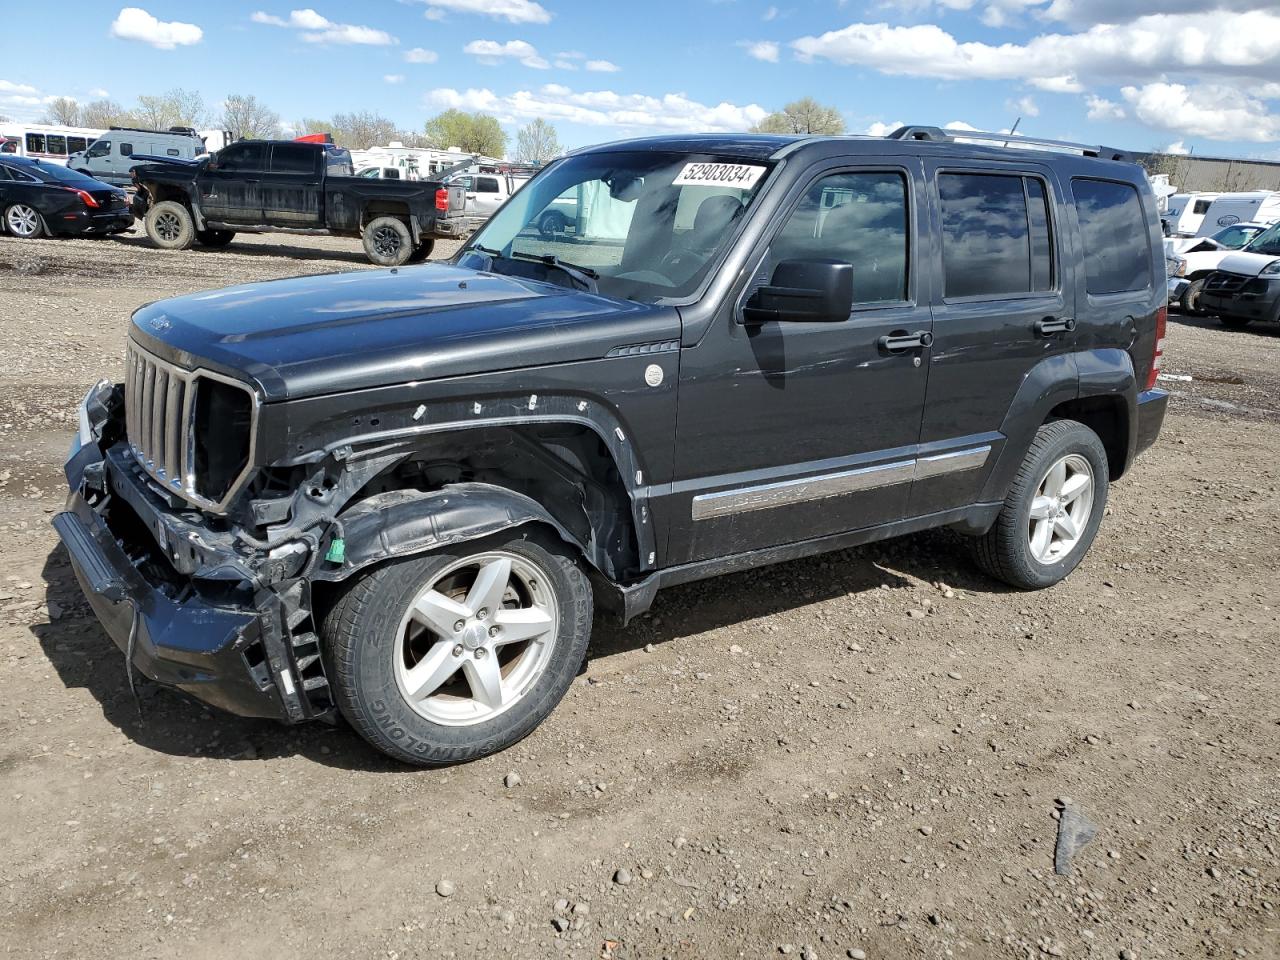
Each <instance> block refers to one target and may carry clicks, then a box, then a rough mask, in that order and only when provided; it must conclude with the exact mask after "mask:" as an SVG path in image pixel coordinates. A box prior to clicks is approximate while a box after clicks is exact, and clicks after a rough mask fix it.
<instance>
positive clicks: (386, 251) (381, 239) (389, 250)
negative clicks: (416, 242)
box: [373, 227, 400, 257]
mask: <svg viewBox="0 0 1280 960" xmlns="http://www.w3.org/2000/svg"><path fill="white" fill-rule="evenodd" d="M373 249H375V250H377V251H378V254H379V255H380V256H383V257H394V256H395V255H396V254H398V253H399V252H400V234H398V233H397V232H396V231H395V230H394V229H392V228H391V227H379V228H378V229H377V230H375V231H374V234H373Z"/></svg>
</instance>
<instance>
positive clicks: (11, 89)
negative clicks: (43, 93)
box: [0, 80, 40, 94]
mask: <svg viewBox="0 0 1280 960" xmlns="http://www.w3.org/2000/svg"><path fill="white" fill-rule="evenodd" d="M39 92H40V91H39V90H37V89H36V88H35V87H33V86H32V85H31V84H29V83H14V82H13V81H12V80H0V93H23V94H33V93H39Z"/></svg>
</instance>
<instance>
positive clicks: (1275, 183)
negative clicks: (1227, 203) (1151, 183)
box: [1134, 153, 1280, 193]
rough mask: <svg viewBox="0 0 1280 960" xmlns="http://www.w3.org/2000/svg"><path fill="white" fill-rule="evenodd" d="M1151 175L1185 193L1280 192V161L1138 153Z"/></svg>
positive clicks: (1140, 161) (1135, 155)
mask: <svg viewBox="0 0 1280 960" xmlns="http://www.w3.org/2000/svg"><path fill="white" fill-rule="evenodd" d="M1134 157H1135V159H1137V161H1138V162H1139V163H1141V164H1142V165H1143V166H1144V167H1146V168H1147V170H1148V171H1149V172H1151V173H1166V174H1168V175H1169V180H1170V181H1171V182H1172V183H1173V185H1174V186H1175V187H1177V189H1178V190H1179V191H1180V192H1182V193H1193V192H1195V191H1197V190H1213V191H1218V192H1220V193H1230V192H1236V191H1240V190H1280V161H1277V160H1239V159H1235V158H1232V157H1202V156H1197V155H1195V154H1170V153H1136V154H1134Z"/></svg>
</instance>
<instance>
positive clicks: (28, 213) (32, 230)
mask: <svg viewBox="0 0 1280 960" xmlns="http://www.w3.org/2000/svg"><path fill="white" fill-rule="evenodd" d="M4 226H5V229H6V230H8V231H9V235H10V236H13V237H17V238H18V239H19V240H34V239H36V238H37V237H39V236H41V235H42V234H44V233H45V232H46V227H45V223H44V217H42V216H40V211H38V210H37V209H36V208H35V207H33V206H30V205H29V204H25V203H15V204H13V205H11V206H10V207H8V208H7V209H6V210H5V212H4Z"/></svg>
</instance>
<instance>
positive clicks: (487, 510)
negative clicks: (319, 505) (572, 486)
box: [309, 483, 591, 582]
mask: <svg viewBox="0 0 1280 960" xmlns="http://www.w3.org/2000/svg"><path fill="white" fill-rule="evenodd" d="M528 523H540V524H545V525H546V526H548V527H550V528H551V529H553V530H555V531H556V532H557V533H558V534H559V535H560V538H561V539H562V540H564V541H565V542H566V543H567V544H569V545H571V546H574V547H576V548H577V549H578V550H579V551H580V552H581V553H582V555H583V556H584V557H585V558H589V557H590V555H591V554H590V551H589V549H588V545H587V544H583V543H581V542H579V541H578V539H577V538H575V537H574V536H573V535H572V534H571V533H570V532H569V531H568V530H566V529H565V528H564V527H563V526H562V525H561V524H560V523H559V522H557V521H556V519H555V518H554V517H552V516H551V514H549V513H548V512H547V511H546V510H545V509H543V507H542V506H541V505H540V504H539V503H538V502H537V501H535V500H532V499H530V498H529V497H526V496H525V495H524V494H521V493H516V492H515V491H514V490H508V489H507V488H505V487H499V486H494V485H493V484H488V483H457V484H451V485H449V486H446V487H443V488H441V489H439V490H432V491H429V492H423V491H421V490H395V491H391V492H388V493H380V494H376V495H375V496H372V497H369V498H368V499H367V500H362V501H361V502H360V503H358V504H356V505H355V506H354V507H352V508H351V509H350V510H348V511H347V512H345V513H343V514H342V515H341V516H339V517H338V519H337V520H335V521H334V523H333V524H332V525H331V526H330V528H329V530H328V532H327V533H326V535H325V538H324V539H323V540H322V541H321V542H320V544H319V549H318V550H317V551H316V559H315V560H314V561H313V563H312V570H311V571H310V574H309V576H310V579H312V580H326V581H331V582H338V581H342V580H346V579H348V578H350V577H351V576H353V575H354V574H356V573H358V572H359V571H361V570H363V569H364V568H365V567H368V566H371V565H373V564H375V563H381V562H382V561H384V560H394V559H399V558H403V557H411V556H414V555H416V554H420V553H426V552H428V551H430V550H437V549H439V548H441V547H447V546H451V545H453V544H455V543H463V542H465V541H468V540H478V539H480V538H482V537H489V536H492V535H494V534H495V533H501V532H502V531H504V530H511V529H514V528H515V527H520V526H524V525H525V524H528ZM339 537H341V538H342V540H343V551H344V554H345V556H344V559H343V561H342V563H340V564H336V563H330V562H328V561H326V560H325V559H324V557H325V555H326V553H327V552H328V550H329V547H330V545H331V544H332V542H333V540H334V539H336V538H339ZM588 562H589V561H588Z"/></svg>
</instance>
